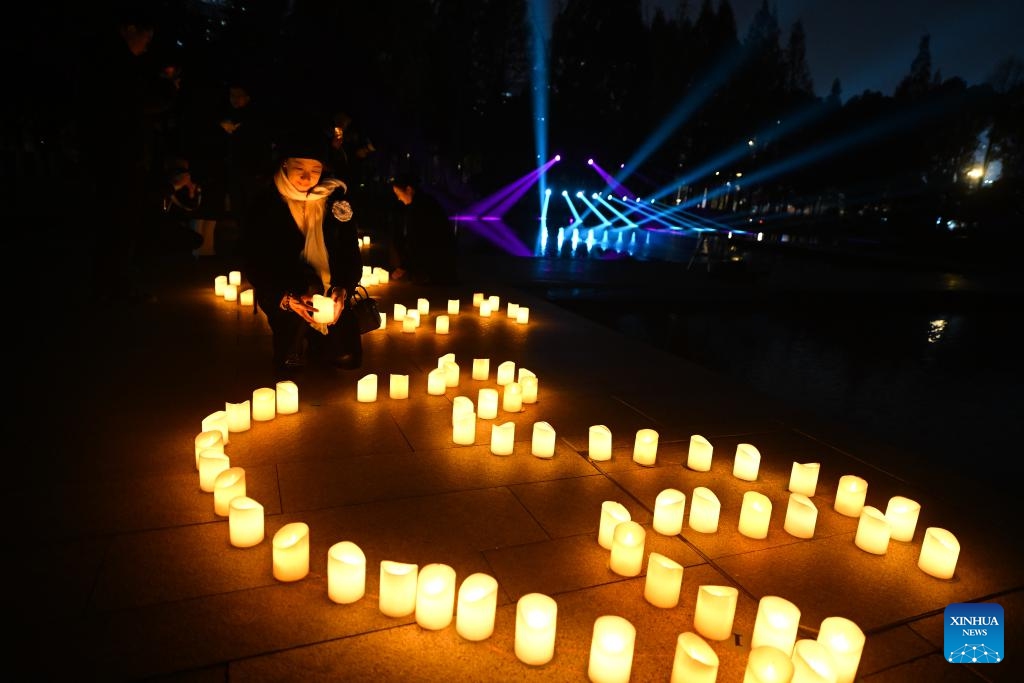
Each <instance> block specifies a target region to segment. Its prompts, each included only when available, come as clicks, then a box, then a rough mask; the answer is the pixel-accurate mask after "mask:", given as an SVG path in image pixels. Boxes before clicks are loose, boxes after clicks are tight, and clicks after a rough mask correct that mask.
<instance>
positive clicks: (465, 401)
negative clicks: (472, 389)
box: [452, 395, 473, 424]
mask: <svg viewBox="0 0 1024 683" xmlns="http://www.w3.org/2000/svg"><path fill="white" fill-rule="evenodd" d="M472 412H473V399H471V398H470V397H469V396H461V395H460V396H456V397H455V398H453V399H452V424H455V420H456V418H458V417H459V415H465V414H466V413H472Z"/></svg>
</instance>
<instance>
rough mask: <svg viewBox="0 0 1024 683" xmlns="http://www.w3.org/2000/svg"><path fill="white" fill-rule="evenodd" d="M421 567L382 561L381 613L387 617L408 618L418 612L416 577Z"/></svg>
mask: <svg viewBox="0 0 1024 683" xmlns="http://www.w3.org/2000/svg"><path fill="white" fill-rule="evenodd" d="M418 573H419V566H418V565H415V564H409V563H405V562H394V561H392V560H382V561H381V563H380V603H379V606H380V611H381V614H383V615H384V616H387V617H407V616H409V615H410V614H412V613H413V612H415V611H416V577H417V574H418Z"/></svg>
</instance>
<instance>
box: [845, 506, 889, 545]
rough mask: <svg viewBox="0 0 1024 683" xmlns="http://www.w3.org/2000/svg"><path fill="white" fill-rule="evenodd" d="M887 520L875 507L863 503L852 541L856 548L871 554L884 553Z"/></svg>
mask: <svg viewBox="0 0 1024 683" xmlns="http://www.w3.org/2000/svg"><path fill="white" fill-rule="evenodd" d="M891 533H892V532H891V531H889V521H888V520H887V519H886V518H885V515H884V514H882V511H881V510H879V509H878V508H876V507H872V506H870V505H865V506H864V507H863V508H862V509H861V511H860V518H859V519H858V520H857V534H856V535H855V536H854V537H853V543H854V545H856V546H857V547H858V548H860V549H861V550H863V551H864V552H866V553H871V554H872V555H885V553H886V551H888V550H889V537H890V535H891Z"/></svg>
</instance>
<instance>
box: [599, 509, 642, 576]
mask: <svg viewBox="0 0 1024 683" xmlns="http://www.w3.org/2000/svg"><path fill="white" fill-rule="evenodd" d="M646 536H647V532H645V531H644V528H643V527H642V526H640V525H639V524H637V523H636V522H634V521H632V520H630V521H628V522H622V523H620V524H618V525H617V526H616V527H615V531H613V532H612V554H611V557H610V559H609V560H608V568H609V569H611V570H612V571H613V572H615V573H616V574H618V575H619V576H638V575H639V574H640V570H642V569H643V567H644V542H645V539H646Z"/></svg>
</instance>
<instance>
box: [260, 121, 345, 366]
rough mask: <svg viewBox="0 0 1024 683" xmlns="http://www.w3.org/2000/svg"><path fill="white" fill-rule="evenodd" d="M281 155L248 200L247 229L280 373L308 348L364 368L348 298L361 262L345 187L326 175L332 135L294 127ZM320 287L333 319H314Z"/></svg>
mask: <svg viewBox="0 0 1024 683" xmlns="http://www.w3.org/2000/svg"><path fill="white" fill-rule="evenodd" d="M280 157H281V164H280V166H279V167H278V169H277V172H276V173H275V174H274V176H273V179H272V181H271V182H270V183H269V184H268V185H267V186H266V187H264V188H263V189H262V190H260V191H259V192H258V193H257V194H255V195H254V196H253V199H252V201H251V202H250V204H249V210H248V211H247V213H246V217H245V220H244V222H243V226H244V232H243V235H242V254H243V260H244V264H245V265H244V269H245V273H246V276H247V277H248V279H249V281H250V282H251V283H252V285H253V290H254V295H255V298H256V301H257V303H258V305H259V307H260V309H261V310H262V311H263V313H264V314H265V315H266V316H267V322H268V323H269V324H270V329H271V332H272V335H273V347H274V352H273V361H274V368H275V372H277V373H279V374H283V373H288V372H291V371H295V370H298V369H299V368H301V367H302V366H304V365H305V363H306V358H307V353H308V354H310V355H311V356H312V357H313V358H322V359H324V360H326V361H328V362H330V363H331V364H333V365H334V366H336V367H339V368H344V369H354V368H358V367H359V366H360V365H361V364H362V355H363V351H362V340H361V339H360V336H359V328H358V325H357V324H356V321H355V319H354V317H353V316H352V315H349V314H348V313H347V312H346V311H345V300H346V298H347V297H348V296H349V295H350V294H351V293H352V292H353V291H354V289H355V286H356V284H357V283H358V282H359V279H360V278H361V277H362V268H363V266H362V256H361V255H360V251H359V244H358V240H357V237H356V233H355V227H354V224H353V222H352V220H351V219H352V208H351V206H350V205H349V203H348V202H347V201H345V199H344V197H345V192H346V190H347V187H346V185H345V183H344V182H343V181H341V180H339V179H337V178H330V177H327V176H326V175H325V174H324V165H325V163H326V159H327V140H326V138H325V137H324V136H323V135H322V134H321V133H320V131H319V130H316V129H315V128H313V129H311V130H310V131H309V132H308V133H307V134H303V133H292V134H290V136H289V137H288V138H286V139H285V140H284V142H283V144H282V145H281V147H280ZM314 294H319V295H321V296H329V297H330V298H331V300H332V302H333V309H334V310H333V311H332V315H331V317H332V318H333V320H332V321H331V322H328V323H326V324H321V323H315V322H314V320H313V313H314V308H313V303H312V302H313V295H314Z"/></svg>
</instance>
